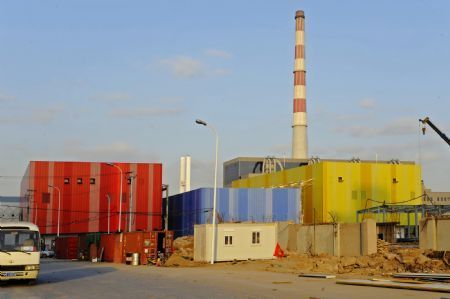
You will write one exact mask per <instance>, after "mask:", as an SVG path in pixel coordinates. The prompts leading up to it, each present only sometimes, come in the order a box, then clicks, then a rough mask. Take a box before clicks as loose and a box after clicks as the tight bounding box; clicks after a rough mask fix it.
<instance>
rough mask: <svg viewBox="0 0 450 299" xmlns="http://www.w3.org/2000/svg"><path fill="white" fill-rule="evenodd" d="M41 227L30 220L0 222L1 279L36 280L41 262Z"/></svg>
mask: <svg viewBox="0 0 450 299" xmlns="http://www.w3.org/2000/svg"><path fill="white" fill-rule="evenodd" d="M39 246H40V235H39V228H38V227H37V226H36V225H35V224H33V223H29V222H21V221H17V222H0V251H1V252H0V280H1V281H3V280H10V279H24V280H25V279H26V280H30V282H32V283H33V282H35V281H36V279H37V277H38V274H39V263H40V250H39Z"/></svg>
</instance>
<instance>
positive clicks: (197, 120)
mask: <svg viewBox="0 0 450 299" xmlns="http://www.w3.org/2000/svg"><path fill="white" fill-rule="evenodd" d="M195 122H196V123H197V124H199V125H202V126H205V127H209V128H210V129H211V130H212V131H213V133H214V135H215V136H216V162H215V166H214V193H213V217H212V226H213V235H212V242H211V250H212V252H211V264H214V255H215V252H216V202H217V156H218V153H219V135H218V134H217V131H216V129H215V128H214V127H213V126H211V125H208V124H207V123H206V122H205V121H203V120H201V119H196V120H195Z"/></svg>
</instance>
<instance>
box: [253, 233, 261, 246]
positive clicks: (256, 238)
mask: <svg viewBox="0 0 450 299" xmlns="http://www.w3.org/2000/svg"><path fill="white" fill-rule="evenodd" d="M252 244H260V232H252Z"/></svg>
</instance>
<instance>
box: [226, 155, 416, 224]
mask: <svg viewBox="0 0 450 299" xmlns="http://www.w3.org/2000/svg"><path fill="white" fill-rule="evenodd" d="M421 178H422V175H421V168H420V166H419V165H415V164H411V163H409V164H390V163H386V162H378V163H376V162H361V163H351V162H345V161H323V162H321V163H317V164H312V165H307V166H303V167H297V168H292V169H287V170H284V171H279V172H275V173H271V174H266V175H259V176H255V177H249V178H247V179H242V180H237V181H234V182H233V183H232V186H233V187H234V188H269V187H272V188H274V187H279V186H286V185H287V186H288V185H290V184H292V183H298V182H301V181H309V182H308V183H307V184H305V185H304V187H303V215H304V218H303V222H304V223H313V221H314V220H315V221H316V222H331V221H332V219H331V217H332V215H333V217H337V220H338V221H339V222H348V223H351V222H355V221H356V211H358V210H361V209H364V208H370V207H374V206H379V205H381V204H382V203H383V202H386V203H401V202H404V204H409V205H418V204H422V198H420V195H421V194H423V190H422V184H421ZM366 216H367V217H372V218H374V219H375V220H377V219H376V216H375V215H366ZM379 216H381V215H379ZM410 217H411V219H410V220H411V223H413V215H411V216H410ZM378 220H381V219H378ZM386 221H394V222H396V221H400V222H401V224H406V223H407V218H406V215H398V214H391V215H389V217H388V219H386Z"/></svg>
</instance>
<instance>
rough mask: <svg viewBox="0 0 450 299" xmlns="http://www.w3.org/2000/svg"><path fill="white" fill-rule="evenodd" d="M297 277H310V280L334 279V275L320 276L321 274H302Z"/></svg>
mask: <svg viewBox="0 0 450 299" xmlns="http://www.w3.org/2000/svg"><path fill="white" fill-rule="evenodd" d="M298 277H312V278H336V275H331V274H322V273H302V274H300V275H299V276H298Z"/></svg>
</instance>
